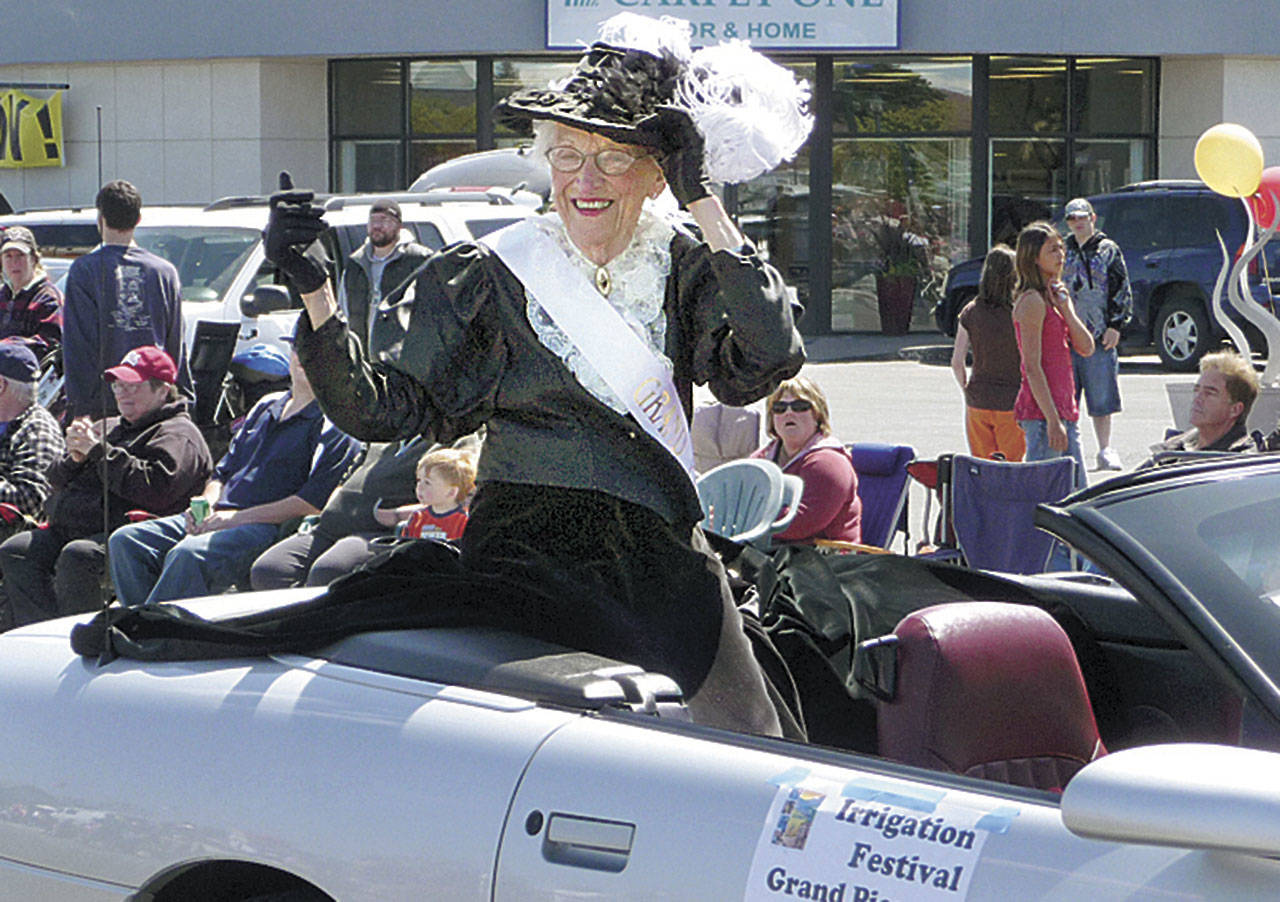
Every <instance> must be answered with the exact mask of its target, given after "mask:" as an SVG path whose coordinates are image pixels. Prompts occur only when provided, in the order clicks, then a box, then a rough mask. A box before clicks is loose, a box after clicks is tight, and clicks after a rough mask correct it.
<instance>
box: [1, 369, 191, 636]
mask: <svg viewBox="0 0 1280 902" xmlns="http://www.w3.org/2000/svg"><path fill="white" fill-rule="evenodd" d="M103 378H104V379H105V380H106V381H107V382H108V383H109V384H110V386H111V391H112V393H113V394H114V395H115V401H116V405H117V407H118V408H119V410H120V417H119V418H118V419H117V418H115V417H113V418H111V419H108V420H106V421H105V422H104V421H97V422H93V421H91V420H90V419H89V418H88V417H79V418H77V419H75V420H73V421H72V423H71V425H70V426H68V427H67V453H66V454H65V455H63V457H62V459H61V460H59V461H58V462H57V463H55V464H54V465H53V467H52V468H51V469H50V471H49V482H50V483H51V484H52V485H53V494H52V495H51V496H50V497H49V500H48V502H47V503H46V505H45V511H46V514H47V516H48V520H49V528H48V529H38V530H30V531H27V532H20V533H18V534H17V535H15V536H13V537H12V538H10V539H8V540H7V541H6V542H4V544H0V572H3V574H4V586H5V589H6V592H7V594H8V598H9V610H7V611H5V610H3V609H0V628H3V627H5V626H7V625H17V626H21V625H22V624H24V623H32V622H34V621H37V620H43V619H46V618H49V617H58V616H62V615H64V614H74V613H79V612H82V611H90V610H94V609H95V608H97V607H98V605H99V604H100V589H99V585H100V581H101V579H102V572H103V566H104V560H105V554H106V540H107V534H106V533H104V532H103V515H102V481H101V480H102V474H103V471H104V469H105V472H106V481H107V485H108V487H109V497H108V505H107V510H108V513H107V517H106V522H107V529H108V530H112V529H115V528H116V527H118V526H122V525H124V523H126V522H127V518H126V516H125V514H126V513H127V512H128V511H131V510H145V511H148V512H150V513H153V514H156V515H158V516H166V515H169V514H176V513H180V512H181V511H183V510H185V509H186V507H187V504H188V503H189V502H190V500H191V497H192V496H193V495H198V494H199V493H200V491H201V490H202V489H203V488H204V486H205V483H207V482H208V481H209V475H210V474H211V473H212V472H213V460H212V458H211V456H210V454H209V446H208V445H206V444H205V441H204V437H203V436H202V435H201V434H200V430H199V429H197V428H196V424H195V423H194V422H193V421H192V420H191V417H190V415H189V414H188V413H187V401H186V400H185V399H183V398H181V397H180V396H179V394H178V390H177V387H176V385H175V383H176V382H177V379H178V368H177V366H175V365H174V362H173V358H172V357H170V356H169V354H168V353H167V352H165V351H164V350H163V349H162V348H158V347H155V346H153V345H146V346H143V347H139V348H134V349H133V350H132V351H129V353H127V354H125V355H124V359H123V360H121V361H120V363H119V365H117V366H113V367H111V368H110V369H108V370H107V371H106V372H105V373H103ZM104 434H105V440H104ZM104 454H105V457H106V461H105V464H104V462H103V456H104Z"/></svg>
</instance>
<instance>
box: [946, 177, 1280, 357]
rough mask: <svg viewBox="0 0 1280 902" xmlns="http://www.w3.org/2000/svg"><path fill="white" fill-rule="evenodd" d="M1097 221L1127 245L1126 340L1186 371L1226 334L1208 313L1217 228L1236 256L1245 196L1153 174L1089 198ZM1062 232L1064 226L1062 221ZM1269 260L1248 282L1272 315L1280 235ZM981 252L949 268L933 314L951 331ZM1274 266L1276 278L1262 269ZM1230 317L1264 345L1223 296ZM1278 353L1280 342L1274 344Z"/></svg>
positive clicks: (969, 293)
mask: <svg viewBox="0 0 1280 902" xmlns="http://www.w3.org/2000/svg"><path fill="white" fill-rule="evenodd" d="M1089 201H1090V202H1091V203H1092V204H1093V208H1094V210H1095V211H1096V212H1097V214H1098V228H1100V229H1101V230H1102V231H1104V232H1106V233H1107V236H1108V237H1110V238H1111V239H1112V240H1114V241H1115V242H1116V243H1117V244H1118V245H1120V249H1121V250H1122V251H1123V252H1124V260H1125V265H1126V266H1127V267H1128V269H1129V283H1130V285H1131V286H1132V287H1133V319H1132V320H1131V321H1130V323H1129V327H1128V328H1127V329H1126V330H1125V335H1124V342H1125V344H1127V345H1144V346H1145V345H1152V344H1154V345H1155V347H1156V350H1157V352H1158V353H1159V354H1160V359H1161V361H1163V363H1164V366H1165V368H1166V369H1170V370H1174V371H1177V372H1189V371H1192V370H1194V369H1195V368H1196V364H1197V363H1198V362H1199V360H1200V358H1201V357H1202V356H1204V354H1205V353H1206V352H1208V351H1209V350H1211V349H1212V348H1213V347H1215V346H1216V345H1217V344H1218V343H1219V342H1220V341H1221V340H1222V339H1223V338H1224V337H1226V333H1225V332H1224V331H1223V329H1222V327H1221V326H1219V325H1218V323H1217V322H1215V321H1214V320H1213V317H1212V314H1211V312H1210V307H1209V298H1210V296H1211V295H1212V293H1213V286H1214V282H1215V281H1217V278H1218V270H1219V268H1220V267H1221V266H1222V252H1221V250H1220V249H1219V247H1218V238H1217V233H1218V232H1221V233H1222V238H1223V240H1224V241H1225V242H1226V244H1227V248H1228V250H1229V251H1230V252H1231V253H1232V254H1233V255H1234V254H1236V253H1238V251H1239V249H1240V246H1241V245H1242V244H1243V243H1244V237H1245V229H1246V228H1247V214H1246V213H1245V208H1244V204H1243V202H1241V201H1239V200H1236V199H1233V198H1229V197H1223V196H1222V195H1220V194H1215V193H1214V192H1212V191H1210V190H1209V189H1208V188H1207V187H1206V186H1205V185H1204V183H1203V182H1198V181H1152V182H1139V183H1137V184H1134V185H1126V186H1125V187H1123V188H1119V189H1117V190H1116V191H1114V192H1112V193H1110V194H1102V195H1098V196H1096V197H1090V198H1089ZM1059 227H1060V231H1062V232H1063V234H1067V231H1066V229H1065V228H1064V227H1062V225H1061V223H1059ZM1264 255H1265V257H1266V264H1265V265H1263V263H1262V261H1260V260H1255V261H1254V264H1253V265H1252V266H1251V267H1250V275H1249V287H1250V289H1251V291H1252V293H1253V297H1254V300H1256V301H1257V302H1258V303H1259V304H1261V305H1262V306H1263V307H1264V308H1265V309H1266V310H1267V311H1268V312H1270V313H1271V314H1272V315H1273V316H1274V315H1276V314H1277V312H1278V311H1277V306H1276V305H1277V302H1278V300H1280V299H1277V297H1276V296H1275V294H1274V292H1276V291H1280V241H1277V240H1273V241H1271V242H1269V243H1268V244H1267V247H1266V250H1265V252H1264ZM981 270H982V259H981V258H977V259H973V260H966V261H964V262H963V263H959V264H957V265H955V266H953V267H952V268H951V271H950V272H948V273H947V281H946V284H945V285H944V286H943V291H942V298H941V300H939V301H938V303H937V305H936V306H935V308H934V321H935V322H936V323H937V325H938V328H939V329H941V330H942V331H943V332H944V333H945V334H947V335H955V331H956V316H957V315H958V314H959V313H960V310H961V309H963V307H964V305H965V304H967V303H968V302H969V300H970V298H972V297H973V296H974V295H976V294H977V292H978V276H979V274H980V272H981ZM1269 273H1274V274H1275V276H1276V277H1275V278H1267V277H1266V276H1265V274H1269ZM1224 302H1225V303H1226V306H1227V309H1228V311H1229V312H1230V314H1231V316H1232V318H1233V319H1235V320H1237V321H1239V322H1241V323H1242V324H1243V325H1244V326H1245V328H1246V330H1247V333H1248V334H1249V340H1250V343H1251V344H1252V345H1253V346H1254V347H1255V348H1262V347H1263V342H1262V338H1261V336H1260V335H1259V334H1258V332H1257V330H1256V329H1254V328H1253V327H1252V326H1251V325H1249V324H1247V323H1245V322H1244V320H1243V318H1242V317H1241V316H1240V315H1239V313H1237V312H1236V311H1235V310H1233V309H1231V302H1230V301H1229V300H1227V299H1226V298H1224ZM1277 351H1278V352H1280V349H1277Z"/></svg>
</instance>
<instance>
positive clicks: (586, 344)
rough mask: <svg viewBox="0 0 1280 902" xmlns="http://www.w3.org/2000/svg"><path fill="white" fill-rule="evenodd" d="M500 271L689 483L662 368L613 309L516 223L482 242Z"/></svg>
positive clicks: (536, 231) (689, 452) (680, 416)
mask: <svg viewBox="0 0 1280 902" xmlns="http://www.w3.org/2000/svg"><path fill="white" fill-rule="evenodd" d="M480 241H481V243H483V244H484V245H486V246H487V247H489V248H490V249H491V250H492V251H493V252H494V253H495V254H497V255H498V257H499V258H500V259H501V260H502V262H503V263H505V264H506V266H507V268H508V269H510V270H511V272H513V273H514V274H515V276H516V278H518V279H519V280H520V281H521V282H522V283H524V287H525V289H526V290H528V292H529V293H530V294H531V295H533V297H534V299H535V300H537V302H538V303H539V304H541V305H542V309H543V310H545V311H547V315H548V316H550V317H551V319H552V320H553V321H554V322H555V324H556V325H557V326H559V327H560V330H561V331H562V332H564V334H565V335H567V336H568V337H569V340H570V341H572V342H573V343H574V344H575V345H576V346H577V348H578V350H579V351H581V352H582V356H583V357H585V358H586V360H587V362H588V363H589V364H591V366H592V367H593V368H594V369H595V371H596V372H597V373H599V374H600V377H601V378H602V379H604V381H605V383H606V384H607V385H608V386H609V388H611V389H612V390H613V393H614V394H615V395H617V396H618V397H619V398H620V399H622V402H623V403H624V404H626V405H627V410H628V411H630V412H631V415H632V416H633V417H635V419H636V422H638V423H639V424H640V425H641V427H642V428H643V429H644V431H645V432H647V433H649V435H651V436H653V437H654V438H655V439H657V440H658V442H659V443H661V445H662V446H663V447H664V448H666V449H667V450H668V451H670V452H671V454H672V456H674V457H675V459H676V460H678V461H680V465H681V466H682V467H684V470H685V473H687V474H688V476H689V480H690V481H691V482H696V479H697V477H696V475H695V473H694V469H693V441H692V440H691V439H690V437H689V423H688V420H687V419H685V415H684V405H682V404H681V403H680V396H679V395H677V394H676V389H675V385H674V384H673V383H672V381H671V374H670V373H669V372H667V367H666V366H665V365H664V364H663V362H662V361H661V360H659V359H658V357H657V355H656V354H654V353H653V351H652V349H650V348H649V346H648V345H646V344H645V343H644V341H643V340H642V339H641V338H640V336H639V335H637V334H636V333H635V332H633V331H632V329H631V327H630V326H629V325H627V321H626V320H624V319H623V318H622V314H621V313H619V312H618V311H617V310H616V309H615V308H614V306H613V305H612V304H610V303H609V302H608V301H607V300H606V299H605V298H604V297H602V296H601V295H600V293H599V292H598V291H596V289H595V286H594V285H592V284H591V282H590V281H589V280H588V279H587V277H586V276H585V275H583V273H582V270H580V269H578V268H577V267H576V266H574V265H573V262H572V261H571V260H570V259H569V258H568V257H567V256H565V253H564V251H563V250H562V249H561V248H560V247H559V246H558V245H557V244H556V242H555V241H554V240H552V238H551V236H550V235H548V234H546V233H545V232H544V231H543V230H542V229H540V228H539V227H538V226H536V225H534V224H533V223H531V222H528V221H523V222H517V223H515V224H514V225H509V226H507V227H506V228H505V229H500V230H499V231H497V232H490V233H489V234H488V235H485V236H484V237H483V238H481V239H480Z"/></svg>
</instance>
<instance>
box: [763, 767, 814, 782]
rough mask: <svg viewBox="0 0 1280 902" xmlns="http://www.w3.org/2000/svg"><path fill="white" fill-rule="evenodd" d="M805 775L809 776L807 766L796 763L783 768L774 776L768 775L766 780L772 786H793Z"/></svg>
mask: <svg viewBox="0 0 1280 902" xmlns="http://www.w3.org/2000/svg"><path fill="white" fill-rule="evenodd" d="M807 776H809V768H807V767H800V766H799V765H797V766H796V767H792V768H788V769H787V770H784V771H783V772H782V773H780V774H778V776H776V777H770V778H769V780H768V782H769V783H772V784H773V785H774V786H794V785H795V784H797V783H799V782H800V781H801V780H803V779H804V778H805V777H807Z"/></svg>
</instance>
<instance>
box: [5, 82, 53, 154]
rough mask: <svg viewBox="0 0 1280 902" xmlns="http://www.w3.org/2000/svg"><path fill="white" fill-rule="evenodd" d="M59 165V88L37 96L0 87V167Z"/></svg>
mask: <svg viewBox="0 0 1280 902" xmlns="http://www.w3.org/2000/svg"><path fill="white" fill-rule="evenodd" d="M63 165H65V163H64V162H63V156H62V92H61V91H56V92H54V94H53V96H51V97H49V98H48V99H46V100H40V99H38V98H36V97H32V96H31V95H30V94H24V93H23V92H22V91H19V90H17V89H12V88H11V89H9V90H7V91H0V169H29V168H32V167H35V166H63Z"/></svg>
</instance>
